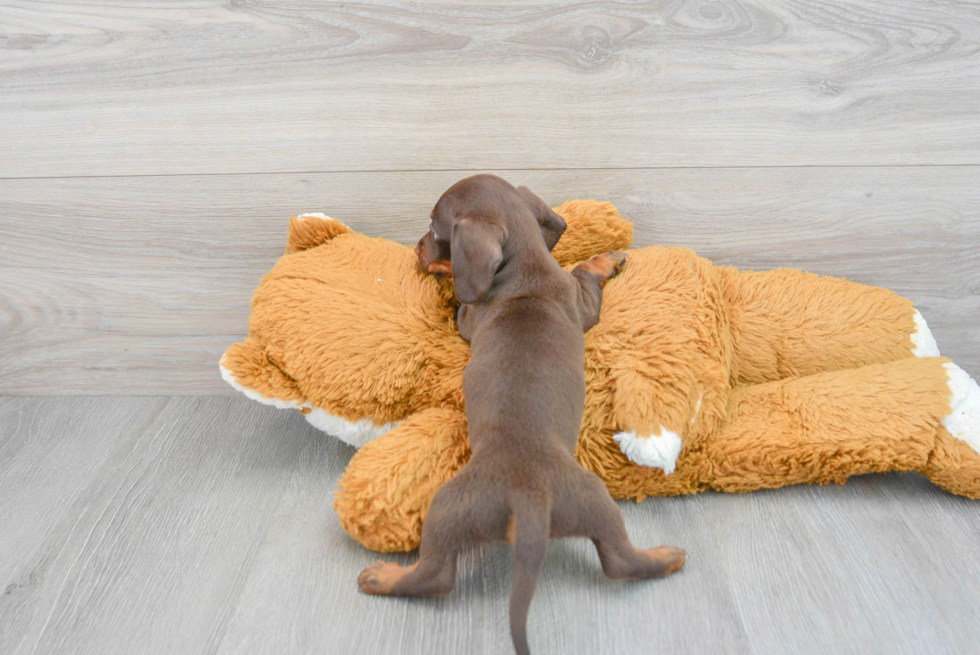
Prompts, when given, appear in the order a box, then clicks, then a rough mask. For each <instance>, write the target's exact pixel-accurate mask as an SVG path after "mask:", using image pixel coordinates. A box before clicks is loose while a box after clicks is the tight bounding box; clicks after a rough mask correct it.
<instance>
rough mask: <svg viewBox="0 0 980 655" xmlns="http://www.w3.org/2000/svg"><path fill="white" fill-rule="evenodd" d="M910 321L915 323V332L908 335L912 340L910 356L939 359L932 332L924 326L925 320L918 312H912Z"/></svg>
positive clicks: (937, 347)
mask: <svg viewBox="0 0 980 655" xmlns="http://www.w3.org/2000/svg"><path fill="white" fill-rule="evenodd" d="M914 311H915V314H913V315H912V319H913V320H914V321H915V332H913V333H912V334H911V335H909V336H910V337H911V338H912V345H913V348H912V354H913V355H915V356H916V357H939V344H937V343H936V338H935V337H933V336H932V330H930V329H929V326H928V325H927V324H926V319H924V318H922V314H920V313H919V310H918V309H916V310H914Z"/></svg>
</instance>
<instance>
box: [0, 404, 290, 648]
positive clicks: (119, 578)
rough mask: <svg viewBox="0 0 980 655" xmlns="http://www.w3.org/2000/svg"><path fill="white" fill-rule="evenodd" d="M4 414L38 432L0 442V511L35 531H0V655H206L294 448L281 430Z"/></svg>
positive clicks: (273, 424) (48, 410) (152, 418)
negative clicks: (4, 445)
mask: <svg viewBox="0 0 980 655" xmlns="http://www.w3.org/2000/svg"><path fill="white" fill-rule="evenodd" d="M18 402H19V403H20V404H19V405H18ZM2 411H3V412H4V413H6V414H8V415H9V414H11V413H13V414H15V415H17V416H22V417H24V418H26V416H36V417H38V418H37V419H35V420H18V421H12V422H7V421H4V422H3V427H2V428H0V430H2V431H3V433H4V434H5V435H8V434H10V433H11V432H13V433H14V434H15V435H18V436H19V438H21V439H23V440H25V441H26V442H27V443H26V444H25V446H24V448H22V449H21V450H20V451H19V452H18V453H16V454H14V455H13V456H12V457H10V458H9V459H8V460H7V461H5V462H4V464H5V465H6V467H7V468H8V469H9V470H12V471H21V472H22V473H21V474H19V475H16V476H12V475H5V476H3V477H2V478H0V498H3V499H4V506H5V507H14V508H16V509H17V510H18V512H21V513H23V514H25V515H30V516H31V517H32V520H31V521H15V522H14V523H13V524H12V525H11V524H10V523H8V522H6V521H5V522H4V523H5V530H4V535H5V536H4V538H3V540H2V541H0V547H2V548H3V550H4V552H3V560H2V561H3V564H4V569H5V570H4V571H3V572H4V574H5V576H4V578H5V579H4V582H3V586H4V589H5V591H4V595H3V596H0V626H2V628H0V651H2V652H4V653H28V652H41V653H64V652H74V653H80V652H88V653H120V654H122V653H137V652H144V653H147V652H159V653H164V652H174V653H176V652H180V653H193V652H206V651H207V650H208V649H210V651H212V652H213V650H214V647H215V645H216V644H217V641H218V640H219V639H220V637H221V635H222V633H223V629H224V627H223V626H224V622H225V621H226V620H227V618H228V616H229V612H230V610H231V608H232V607H233V606H234V602H235V599H236V598H237V595H238V594H239V593H240V590H241V587H242V585H243V584H244V583H245V580H246V577H247V574H248V571H249V568H250V562H251V559H252V558H253V557H254V555H255V553H256V551H257V549H258V548H259V546H260V545H261V543H262V539H263V537H264V534H265V532H266V530H267V529H268V527H269V521H270V519H271V517H272V513H273V512H274V511H275V508H276V505H277V503H278V500H279V498H280V496H281V495H282V492H283V489H284V488H285V484H286V482H287V480H288V477H289V471H290V470H291V468H292V467H293V466H294V465H295V460H296V458H297V457H298V456H299V452H300V448H301V446H302V442H301V441H300V440H297V439H295V438H292V437H291V435H290V434H289V433H288V432H287V431H286V426H285V425H284V424H283V423H282V422H281V417H278V416H276V415H275V414H274V413H268V412H253V411H251V410H250V408H247V407H243V406H242V405H235V404H234V403H230V402H228V401H227V400H220V401H215V400H209V399H206V398H199V399H184V400H168V399H130V400H128V401H127V400H112V399H104V398H103V399H89V400H83V399H78V398H75V399H45V400H42V401H38V400H35V399H25V400H23V401H9V400H8V401H7V402H6V403H5V404H4V405H3V407H2ZM107 447H108V448H107ZM89 449H92V451H93V452H94V453H95V454H93V453H90V452H88V451H89ZM75 451H78V452H77V453H76V452H75ZM10 494H13V496H9V495H10ZM8 497H9V498H10V500H9V501H8V500H7V499H8ZM8 528H9V529H8ZM7 535H11V536H12V537H13V539H11V537H10V536H7Z"/></svg>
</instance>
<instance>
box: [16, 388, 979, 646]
mask: <svg viewBox="0 0 980 655" xmlns="http://www.w3.org/2000/svg"><path fill="white" fill-rule="evenodd" d="M13 444H19V445H18V446H16V447H13V446H12V445H13ZM353 452H354V451H353V449H351V448H350V447H349V446H347V445H345V444H343V443H341V442H340V441H338V440H336V439H333V438H331V437H327V436H325V435H323V434H322V433H319V432H317V431H316V430H314V429H313V428H312V427H310V426H309V425H308V424H307V423H306V422H305V421H304V420H303V419H302V417H301V416H299V415H298V414H297V413H295V412H284V411H281V410H277V409H274V408H270V407H264V406H260V405H257V404H256V403H253V402H251V401H248V400H247V399H245V398H205V399H201V398H177V399H168V398H90V397H89V398H86V397H77V398H9V397H8V398H2V397H0V453H2V459H0V520H2V522H3V526H4V529H3V530H0V585H2V588H3V589H4V591H3V592H2V593H0V652H3V653H5V654H7V653H9V654H10V655H20V654H23V653H32V652H38V653H74V654H78V655H87V654H89V653H91V654H93V655H94V654H98V655H106V654H109V655H116V654H120V655H122V654H126V655H128V654H130V653H142V654H145V655H155V654H157V653H159V654H165V653H166V654H169V653H177V652H179V653H186V654H188V655H197V654H220V655H233V654H237V653H249V654H251V655H265V654H269V655H279V654H281V653H293V654H297V655H302V654H306V653H309V654H313V653H392V654H396V655H397V654H413V655H415V654H417V655H442V654H444V653H460V652H466V653H474V654H476V655H484V654H498V653H499V654H505V653H510V652H512V651H511V648H510V639H509V633H508V627H507V626H508V618H507V617H508V614H507V600H508V596H509V593H510V575H511V569H512V557H511V554H510V548H509V547H508V546H506V545H504V544H490V545H484V546H482V547H479V548H474V549H471V550H468V551H466V552H465V553H464V554H463V557H462V558H461V561H460V576H459V580H458V583H457V587H456V589H455V590H454V591H453V593H452V594H450V595H449V596H447V597H445V598H442V599H428V600H427V599H399V598H379V597H372V596H366V595H364V594H361V593H359V592H358V591H357V586H356V576H357V573H358V572H359V571H360V570H361V569H362V568H363V567H364V566H365V565H367V564H368V563H370V562H371V561H373V560H375V559H376V558H377V557H378V556H377V555H376V554H375V553H371V552H369V551H367V550H365V549H364V548H362V547H361V546H359V545H358V544H357V543H356V542H354V541H353V540H352V539H350V538H349V537H347V535H346V534H344V532H343V530H342V529H341V527H340V525H339V522H338V520H337V517H336V514H335V513H334V512H333V510H332V509H331V507H330V504H331V499H332V491H333V489H334V487H335V485H336V482H337V479H338V478H339V476H340V475H341V474H342V472H343V470H344V467H345V466H346V465H347V463H348V461H349V460H350V457H351V455H352V454H353ZM18 471H19V472H20V473H18ZM28 472H33V474H27V473H28ZM59 492H60V493H59ZM619 505H620V507H621V509H622V511H623V514H624V516H625V519H626V523H627V528H628V530H629V532H630V535H631V537H632V538H633V540H634V541H635V542H636V543H637V544H640V545H646V546H652V545H659V544H661V543H668V544H674V545H678V546H681V547H684V548H686V549H687V551H688V563H687V566H686V567H685V569H684V570H683V571H682V572H681V573H679V574H677V575H675V576H672V577H670V578H668V579H666V580H662V581H645V582H636V583H622V582H619V583H615V582H610V581H608V580H606V579H605V578H604V577H603V576H602V573H601V569H600V566H599V562H598V558H597V557H596V555H595V552H594V548H593V547H592V545H591V544H590V543H589V542H588V541H586V540H563V541H556V542H552V544H551V547H550V549H549V552H548V557H547V560H546V563H545V570H544V574H543V576H542V578H541V581H540V583H539V584H538V588H537V592H536V594H535V598H534V602H533V604H532V606H531V613H530V617H529V635H530V639H529V640H530V644H531V647H532V650H533V652H534V653H536V654H537V655H549V654H552V653H554V654H558V653H561V654H562V655H579V654H582V655H585V654H596V653H650V652H663V653H719V654H729V653H731V654H735V655H741V654H744V653H755V654H758V655H764V654H766V653H789V652H792V653H801V654H804V655H809V654H811V653H812V654H817V653H828V652H831V653H846V654H850V653H854V654H862V655H863V654H864V653H868V652H887V653H899V654H909V655H913V654H914V655H918V654H920V653H939V654H945V653H950V654H956V653H974V652H977V651H978V649H980V630H978V628H977V625H976V616H977V614H978V612H980V587H978V586H977V583H976V581H977V579H978V575H980V568H978V567H980V564H978V562H980V557H978V556H980V546H978V544H980V514H978V513H977V511H976V507H975V505H976V501H970V500H966V499H962V498H957V497H953V496H950V495H948V494H946V493H945V492H943V491H941V490H940V489H938V488H936V487H934V486H932V484H931V483H930V482H929V481H928V480H926V479H924V478H921V477H919V476H917V475H914V474H909V475H888V476H880V475H879V476H867V477H864V478H858V479H855V480H852V481H850V482H849V483H848V484H847V485H844V486H837V485H829V486H826V487H817V486H799V487H789V488H785V489H779V490H772V491H762V492H756V493H752V494H744V495H738V494H732V495H727V494H715V493H706V494H702V495H698V496H687V497H680V498H665V499H648V500H645V501H644V502H642V503H633V502H620V503H619ZM415 557H416V556H415V554H407V555H389V556H384V559H389V560H397V561H401V562H411V561H413V560H414V559H415Z"/></svg>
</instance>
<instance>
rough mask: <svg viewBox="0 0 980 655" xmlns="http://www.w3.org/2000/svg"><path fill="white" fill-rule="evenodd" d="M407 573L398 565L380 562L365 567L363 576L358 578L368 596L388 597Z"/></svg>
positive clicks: (360, 585)
mask: <svg viewBox="0 0 980 655" xmlns="http://www.w3.org/2000/svg"><path fill="white" fill-rule="evenodd" d="M405 572H406V569H405V568H404V567H401V566H399V565H398V564H394V563H392V562H384V561H381V560H378V561H377V562H375V563H374V564H369V565H368V566H366V567H364V570H363V571H361V574H360V575H359V576H357V584H358V586H359V587H360V588H361V591H363V592H364V593H366V594H370V595H373V596H387V595H389V594H390V593H391V590H392V587H394V585H395V582H397V581H398V580H400V579H401V578H402V576H403V575H404V574H405Z"/></svg>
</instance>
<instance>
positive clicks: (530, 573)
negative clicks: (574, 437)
mask: <svg viewBox="0 0 980 655" xmlns="http://www.w3.org/2000/svg"><path fill="white" fill-rule="evenodd" d="M550 505H551V502H550V498H549V497H548V493H547V491H546V490H542V491H540V492H524V493H520V494H514V495H513V496H512V497H511V499H510V508H511V512H512V513H513V516H514V579H513V581H512V582H511V591H510V637H511V639H512V640H513V642H514V650H515V651H516V652H517V655H530V652H531V651H530V650H529V649H528V645H527V611H528V609H529V608H530V607H531V597H532V596H534V588H535V587H536V586H537V584H538V578H539V577H541V569H542V568H543V567H544V557H545V554H546V553H547V552H548V540H549V538H550V533H551V508H550Z"/></svg>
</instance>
